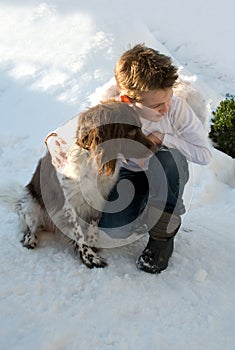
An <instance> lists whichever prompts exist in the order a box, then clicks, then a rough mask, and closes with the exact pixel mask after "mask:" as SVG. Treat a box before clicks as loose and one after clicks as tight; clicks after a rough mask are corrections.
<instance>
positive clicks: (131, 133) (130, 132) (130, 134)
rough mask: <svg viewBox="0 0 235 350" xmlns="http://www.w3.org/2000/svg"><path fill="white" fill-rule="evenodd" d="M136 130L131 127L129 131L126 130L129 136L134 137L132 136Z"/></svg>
mask: <svg viewBox="0 0 235 350" xmlns="http://www.w3.org/2000/svg"><path fill="white" fill-rule="evenodd" d="M136 132H137V130H136V129H132V130H131V131H129V132H128V135H129V136H130V137H134V136H135V135H136Z"/></svg>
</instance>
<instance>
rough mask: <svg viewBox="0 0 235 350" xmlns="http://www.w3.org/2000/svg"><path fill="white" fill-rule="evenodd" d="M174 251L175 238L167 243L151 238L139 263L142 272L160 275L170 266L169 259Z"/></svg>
mask: <svg viewBox="0 0 235 350" xmlns="http://www.w3.org/2000/svg"><path fill="white" fill-rule="evenodd" d="M173 249H174V237H171V238H169V239H168V240H167V241H161V240H155V239H153V238H151V237H150V238H149V241H148V244H147V246H146V248H145V249H144V251H143V253H142V254H141V255H140V257H139V259H138V261H137V267H138V269H140V270H143V271H145V272H149V273H160V272H161V271H163V270H165V269H166V268H167V266H168V261H169V258H170V257H171V255H172V252H173Z"/></svg>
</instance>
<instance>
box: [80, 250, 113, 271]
mask: <svg viewBox="0 0 235 350" xmlns="http://www.w3.org/2000/svg"><path fill="white" fill-rule="evenodd" d="M79 252H80V258H81V260H82V262H83V264H85V265H86V266H87V267H89V268H90V269H92V268H93V267H105V266H107V262H106V260H105V259H104V258H102V257H101V256H99V255H98V254H97V249H95V248H93V247H88V246H87V245H84V244H83V245H82V247H81V248H80V249H79Z"/></svg>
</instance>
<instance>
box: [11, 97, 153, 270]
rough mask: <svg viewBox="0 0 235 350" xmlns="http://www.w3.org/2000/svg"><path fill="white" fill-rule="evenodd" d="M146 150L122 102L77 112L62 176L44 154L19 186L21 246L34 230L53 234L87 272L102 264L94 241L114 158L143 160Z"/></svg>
mask: <svg viewBox="0 0 235 350" xmlns="http://www.w3.org/2000/svg"><path fill="white" fill-rule="evenodd" d="M152 151H154V145H153V143H152V142H151V141H150V140H149V139H148V138H147V137H146V136H145V135H144V134H143V133H142V131H141V122H140V120H139V117H138V114H137V113H136V111H135V110H134V109H133V108H132V107H130V106H128V105H127V104H125V103H122V102H114V101H112V102H106V103H101V104H99V105H97V106H95V107H92V108H90V109H88V110H87V111H85V112H83V113H81V114H80V115H79V118H78V126H77V133H76V140H75V141H74V144H73V146H72V147H71V148H70V150H69V152H68V155H67V161H66V164H65V165H64V168H63V172H62V173H59V172H58V171H57V170H56V169H55V167H54V166H53V164H52V159H51V155H50V153H49V152H47V153H46V154H45V156H44V157H43V158H41V159H40V161H39V163H38V166H37V168H36V170H35V172H34V174H33V176H32V179H31V181H30V182H29V184H28V185H27V186H26V187H25V188H24V194H23V196H22V197H21V198H20V200H19V202H18V206H17V207H18V214H19V218H20V223H21V227H22V232H23V239H22V241H21V242H22V244H23V246H24V247H27V248H32V249H33V248H35V247H36V245H37V242H38V240H37V233H38V232H40V231H42V230H43V229H44V230H46V231H53V232H56V233H60V234H64V235H65V236H66V237H67V238H69V240H70V241H71V242H72V243H73V244H74V246H75V252H79V253H80V257H81V260H82V262H83V263H84V264H85V265H86V266H88V267H89V268H92V267H104V266H106V265H107V263H106V261H105V260H104V259H103V258H102V257H100V256H99V255H98V254H97V249H96V248H95V243H96V240H97V239H98V237H97V235H98V223H99V220H100V217H101V214H102V209H103V208H104V204H105V201H106V200H107V197H108V194H109V192H110V190H111V189H112V187H113V186H114V185H115V183H116V181H117V178H118V173H119V160H118V158H120V155H121V156H122V157H123V158H125V159H128V158H131V157H132V158H144V157H148V156H151V154H152Z"/></svg>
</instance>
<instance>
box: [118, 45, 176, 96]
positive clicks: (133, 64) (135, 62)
mask: <svg viewBox="0 0 235 350" xmlns="http://www.w3.org/2000/svg"><path fill="white" fill-rule="evenodd" d="M177 71H178V68H177V67H175V66H174V65H173V64H172V61H171V58H170V57H168V56H165V55H163V54H160V53H159V52H158V51H156V50H154V49H152V48H149V47H146V46H145V45H144V44H138V45H136V46H134V47H133V48H132V49H129V50H128V51H126V52H124V54H123V55H122V56H121V57H120V58H119V60H118V61H117V63H116V66H115V70H114V73H115V79H116V82H117V86H118V89H119V92H120V93H121V94H123V95H126V96H128V97H130V98H131V99H133V100H140V93H141V92H148V91H151V90H157V89H166V88H171V87H173V86H174V84H175V82H176V80H177V78H178V73H177Z"/></svg>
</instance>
